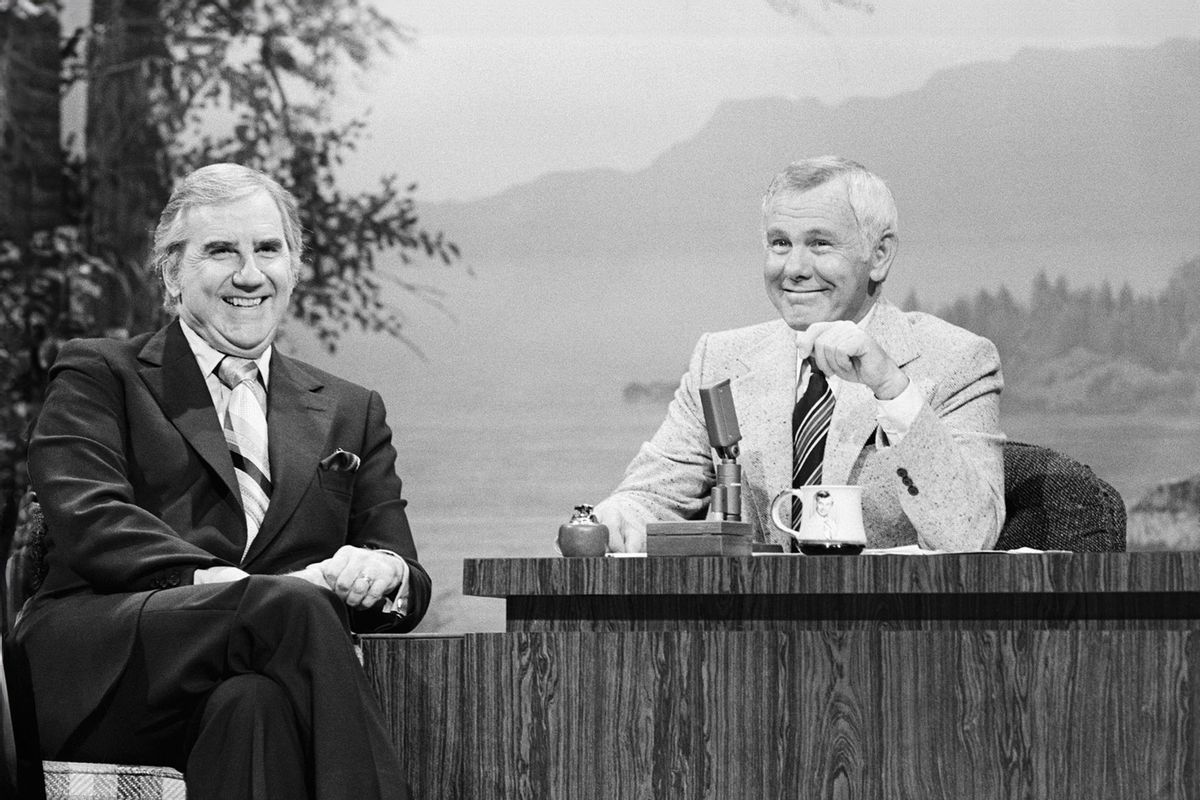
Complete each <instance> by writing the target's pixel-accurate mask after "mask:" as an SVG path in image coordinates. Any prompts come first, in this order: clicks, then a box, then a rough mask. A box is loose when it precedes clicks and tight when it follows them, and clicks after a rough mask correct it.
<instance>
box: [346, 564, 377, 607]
mask: <svg viewBox="0 0 1200 800" xmlns="http://www.w3.org/2000/svg"><path fill="white" fill-rule="evenodd" d="M375 580H376V579H375V578H374V577H373V576H372V575H371V573H369V572H367V571H366V570H360V571H359V573H358V574H357V575H355V576H354V578H353V579H352V580H351V581H350V588H349V589H348V590H347V591H346V597H345V601H346V605H348V606H355V607H357V606H361V605H363V599H364V598H366V597H367V595H368V594H370V593H371V587H372V585H373V584H374V583H375Z"/></svg>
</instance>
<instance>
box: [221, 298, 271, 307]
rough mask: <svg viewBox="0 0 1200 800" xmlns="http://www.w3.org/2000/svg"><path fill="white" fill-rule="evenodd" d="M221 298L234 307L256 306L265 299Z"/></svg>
mask: <svg viewBox="0 0 1200 800" xmlns="http://www.w3.org/2000/svg"><path fill="white" fill-rule="evenodd" d="M221 299H222V300H224V301H225V302H226V303H228V304H229V305H231V306H233V307H234V308H258V307H259V306H261V305H262V304H263V303H265V302H266V301H267V298H265V297H222V298H221Z"/></svg>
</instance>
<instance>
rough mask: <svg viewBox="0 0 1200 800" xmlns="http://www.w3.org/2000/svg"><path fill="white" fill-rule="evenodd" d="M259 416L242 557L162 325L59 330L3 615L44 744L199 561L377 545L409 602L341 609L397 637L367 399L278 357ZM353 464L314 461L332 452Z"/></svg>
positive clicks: (404, 533) (223, 473) (195, 378)
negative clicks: (27, 675) (157, 602)
mask: <svg viewBox="0 0 1200 800" xmlns="http://www.w3.org/2000/svg"><path fill="white" fill-rule="evenodd" d="M267 405H268V411H267V420H268V428H269V440H270V457H271V465H272V472H273V482H274V487H275V488H274V493H273V495H272V497H271V503H270V507H269V508H268V510H267V514H266V517H265V518H264V519H263V523H262V527H261V529H260V531H259V533H258V535H257V536H256V537H255V539H254V543H253V545H252V546H251V547H250V550H249V552H248V553H247V554H246V559H245V561H241V553H242V550H243V548H244V545H245V541H246V524H245V517H244V515H243V513H242V508H241V498H240V494H239V491H238V485H237V480H236V478H235V477H234V469H233V463H232V460H231V459H230V456H229V451H228V448H227V446H226V444H225V437H224V435H223V433H222V430H221V426H220V423H219V421H218V419H217V416H216V413H215V412H214V410H213V405H212V400H211V397H210V395H209V392H208V389H207V387H206V386H205V383H204V378H203V376H202V375H201V374H200V369H199V367H198V366H197V365H196V360H195V357H194V356H193V355H192V351H191V349H190V348H189V347H188V344H187V340H186V339H185V338H184V336H183V332H182V330H180V327H179V323H178V322H175V323H172V324H171V325H169V326H168V327H166V328H164V329H163V330H161V331H159V332H157V333H155V334H146V335H143V336H139V337H136V338H134V339H132V340H129V341H118V340H107V339H94V340H77V341H73V342H69V343H68V344H67V345H65V346H64V347H63V349H62V352H61V353H60V354H59V357H58V359H57V361H56V362H55V365H54V367H53V369H52V372H51V384H50V390H49V393H48V395H47V398H46V403H45V405H44V407H43V409H42V412H41V414H40V416H39V418H38V423H37V427H36V429H35V431H34V435H33V440H32V442H31V444H30V452H29V468H30V477H31V479H32V482H33V488H34V489H35V490H36V491H37V494H38V499H39V500H40V501H41V503H42V507H43V509H44V511H45V515H46V520H47V524H48V530H49V552H48V574H47V576H46V580H45V582H44V583H43V584H42V586H41V588H40V589H39V591H38V593H37V594H36V595H35V596H34V597H33V598H31V599H30V602H29V604H28V606H27V607H26V609H25V611H24V612H23V614H22V617H21V620H20V621H19V623H18V625H17V627H16V634H17V637H18V641H20V642H21V644H22V645H23V646H24V648H25V650H26V653H27V654H28V656H29V659H30V663H31V666H32V668H33V674H34V690H35V692H36V698H37V703H38V717H39V721H40V723H41V727H42V730H41V738H42V745H43V748H44V749H45V752H48V753H53V752H55V751H56V750H57V748H58V747H59V746H61V744H62V743H63V742H64V741H65V739H66V738H67V737H68V736H69V735H70V734H71V732H72V731H73V730H74V729H75V728H77V727H78V725H79V723H81V722H82V721H83V719H84V717H85V716H86V715H87V714H88V713H89V712H91V711H92V710H94V709H95V708H96V707H97V706H98V705H99V703H100V702H101V700H102V699H103V697H104V694H105V692H106V691H107V690H108V689H109V688H110V687H112V686H113V685H114V683H115V681H116V679H117V678H118V677H119V676H120V674H121V671H122V669H123V668H124V665H125V663H126V661H127V659H128V658H129V655H130V652H131V651H132V647H133V642H134V635H135V632H136V629H137V622H138V616H139V614H140V611H141V608H142V605H143V603H144V602H145V600H146V598H147V597H148V596H149V595H150V594H151V593H152V592H153V591H154V590H156V589H161V588H167V587H173V586H177V585H186V584H190V583H191V582H192V574H193V573H194V572H195V570H197V569H200V568H203V567H212V566H218V565H226V566H240V567H241V568H242V569H244V570H246V571H247V572H250V573H261V574H282V573H286V572H290V571H294V570H298V569H301V568H303V567H304V566H306V565H308V564H311V563H313V562H315V561H319V560H321V559H324V558H327V557H328V556H330V555H332V554H333V553H334V552H335V551H336V550H337V548H338V547H340V546H341V545H344V544H352V545H358V546H362V547H374V548H385V549H388V550H393V551H395V552H396V553H399V554H400V555H401V556H403V557H404V558H405V560H406V561H408V564H409V567H410V574H411V577H410V584H411V594H410V601H409V613H408V615H407V616H406V617H404V618H402V619H397V618H396V617H394V616H393V615H388V614H383V613H382V612H380V611H378V610H372V611H365V612H355V613H353V614H351V625H352V627H353V628H354V629H355V630H357V631H377V630H389V631H404V630H408V629H411V628H412V627H413V626H415V625H416V624H417V622H418V621H419V620H420V619H421V617H422V616H423V615H424V614H425V610H426V608H427V607H428V604H429V596H430V580H429V576H428V574H427V573H426V572H425V570H424V569H423V568H422V567H421V565H420V564H419V563H418V562H417V552H416V548H415V547H414V546H413V540H412V534H411V532H410V530H409V527H408V519H407V517H406V515H405V510H404V507H405V503H406V501H405V500H403V499H402V498H401V484H400V479H399V477H397V475H396V470H395V459H396V451H395V449H394V448H393V446H392V443H391V431H390V429H389V428H388V426H387V423H386V421H385V419H384V408H383V402H382V400H381V399H380V397H379V395H378V394H377V393H375V392H373V391H369V390H367V389H364V388H362V387H360V386H356V385H355V384H352V383H349V382H347V381H344V380H341V379H339V378H337V377H334V376H333V375H330V374H328V373H326V372H322V371H321V370H318V369H316V368H314V367H311V366H309V365H307V364H304V363H302V362H300V361H296V360H294V359H291V358H288V357H286V356H283V355H280V354H279V352H278V351H275V352H274V355H273V356H272V360H271V381H270V388H269V392H268V400H267ZM339 447H340V448H342V449H344V450H348V451H350V452H352V453H356V454H358V455H359V456H360V458H361V465H360V467H359V469H358V470H357V471H356V472H353V473H351V472H335V471H329V470H322V469H320V468H319V466H318V465H319V462H320V461H321V459H322V458H324V457H325V456H327V455H329V454H330V453H332V452H334V451H335V450H336V449H337V448H339Z"/></svg>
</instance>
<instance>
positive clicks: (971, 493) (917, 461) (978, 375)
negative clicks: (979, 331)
mask: <svg viewBox="0 0 1200 800" xmlns="http://www.w3.org/2000/svg"><path fill="white" fill-rule="evenodd" d="M937 357H938V360H939V362H940V364H941V365H942V366H941V370H940V371H941V375H940V376H939V378H938V380H937V381H936V382H932V381H930V382H926V381H923V380H922V379H921V378H920V377H917V378H916V380H917V383H918V386H923V389H924V392H923V393H924V394H925V395H926V403H925V404H924V406H923V407H922V409H921V411H920V413H919V414H918V415H917V418H916V420H915V421H914V423H913V425H912V427H911V428H910V429H909V431H908V433H907V434H906V435H905V436H904V438H903V439H902V440H901V441H900V442H899V443H898V444H897V445H896V446H895V447H894V448H890V449H892V450H894V451H895V452H894V453H893V454H892V456H893V460H892V463H893V464H894V465H895V469H894V470H892V473H893V474H889V475H887V476H886V479H887V480H888V481H889V485H890V487H891V490H892V491H893V492H895V494H896V497H897V498H898V499H899V501H900V505H901V507H902V508H903V509H904V513H905V515H906V516H907V517H908V519H909V521H911V523H912V526H913V528H915V529H916V533H917V541H918V543H919V544H920V545H921V546H922V547H925V548H927V549H934V550H975V549H982V548H988V547H991V546H992V545H994V544H995V543H996V539H997V538H998V537H999V534H1000V528H1001V526H1002V525H1003V524H1004V435H1003V434H1002V433H1001V431H1000V425H999V398H1000V390H1001V388H1002V386H1003V378H1002V377H1001V372H1000V356H999V354H998V353H997V351H996V347H995V345H993V344H992V343H991V342H990V341H988V340H987V339H983V338H981V337H978V336H970V337H969V338H966V339H964V341H963V343H962V345H961V346H959V347H957V348H954V349H951V350H948V351H947V352H942V353H939V354H938V356H937ZM900 470H903V473H901V472H900Z"/></svg>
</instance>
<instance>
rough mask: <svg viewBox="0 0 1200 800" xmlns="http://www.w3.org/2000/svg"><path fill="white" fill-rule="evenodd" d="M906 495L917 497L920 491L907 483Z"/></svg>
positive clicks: (910, 483)
mask: <svg viewBox="0 0 1200 800" xmlns="http://www.w3.org/2000/svg"><path fill="white" fill-rule="evenodd" d="M908 493H909V494H911V495H913V496H914V497H915V496H917V495H918V494H920V491H919V490H918V489H917V487H915V486H913V485H912V481H909V484H908Z"/></svg>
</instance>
